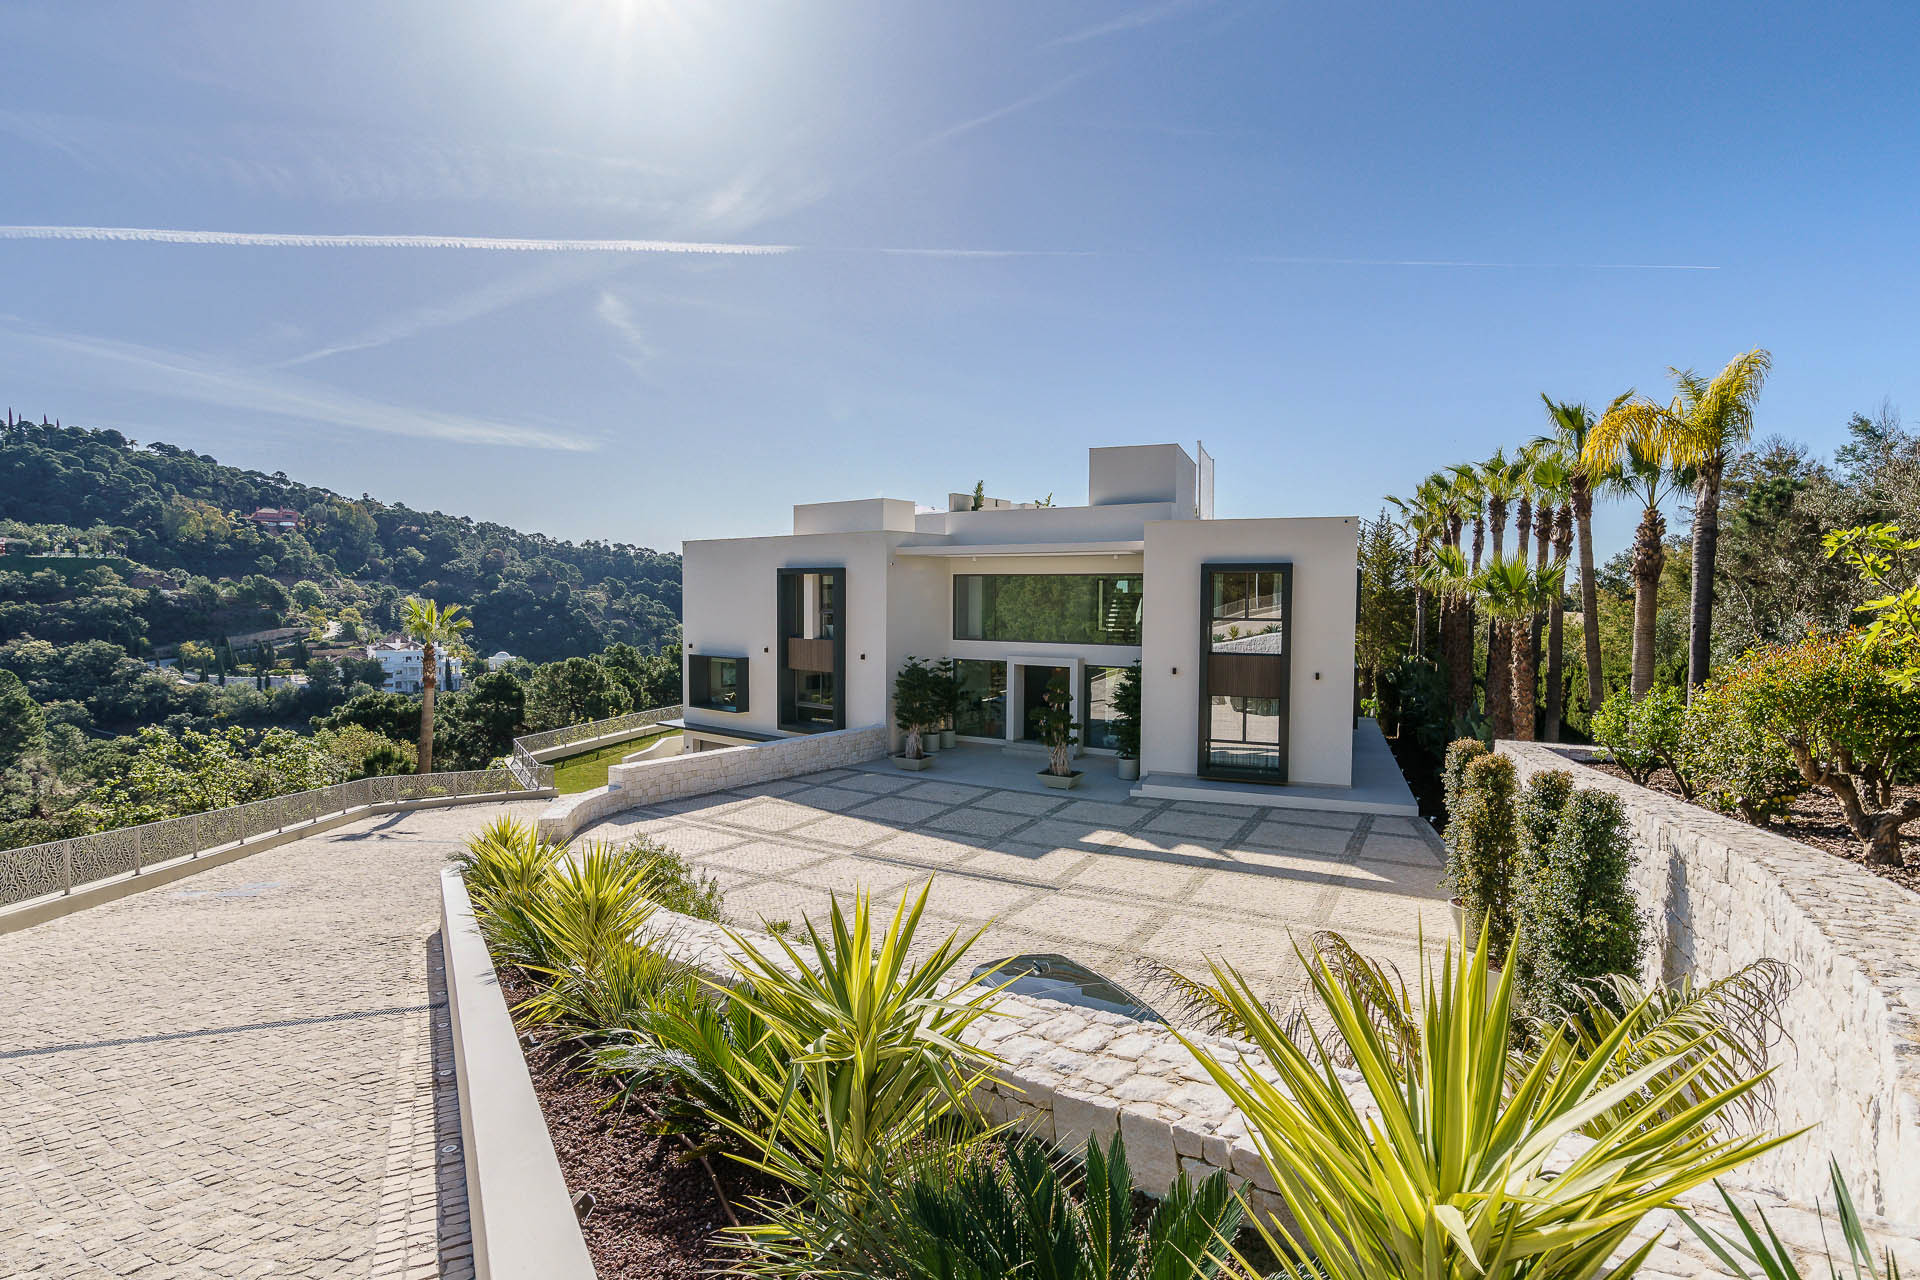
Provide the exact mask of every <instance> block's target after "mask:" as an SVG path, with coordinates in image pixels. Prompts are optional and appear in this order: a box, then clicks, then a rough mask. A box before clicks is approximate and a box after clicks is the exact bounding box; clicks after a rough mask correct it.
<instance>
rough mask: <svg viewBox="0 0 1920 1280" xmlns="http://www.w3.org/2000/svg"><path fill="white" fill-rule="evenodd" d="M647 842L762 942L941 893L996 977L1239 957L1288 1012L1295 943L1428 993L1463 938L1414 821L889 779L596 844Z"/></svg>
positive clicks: (647, 813) (681, 816) (1117, 970)
mask: <svg viewBox="0 0 1920 1280" xmlns="http://www.w3.org/2000/svg"><path fill="white" fill-rule="evenodd" d="M942 759H943V760H944V759H945V757H942ZM1028 772H1029V777H1030V771H1028ZM962 776H964V775H962ZM639 834H645V835H648V836H652V837H654V838H655V839H658V840H660V841H662V842H663V843H665V844H667V845H669V846H671V847H672V848H674V849H676V850H678V851H679V852H681V853H682V854H684V855H686V856H687V857H688V858H689V860H691V861H693V862H694V863H695V864H697V865H698V866H699V867H700V868H701V869H702V870H703V871H706V872H709V873H711V874H712V875H713V876H714V877H715V878H716V879H717V880H718V881H719V882H720V884H721V887H722V888H723V889H724V890H725V892H726V909H727V913H728V915H729V916H731V917H732V918H733V919H734V920H735V921H736V922H739V923H742V924H754V923H756V922H758V921H759V920H761V919H767V920H788V921H792V922H794V923H796V924H797V923H798V922H799V920H800V918H801V917H802V916H803V915H808V914H813V915H816V916H817V915H819V914H821V913H822V912H824V909H825V906H826V902H827V898H828V895H829V893H830V892H832V891H839V892H841V893H845V892H846V891H848V890H850V889H852V888H854V887H855V886H863V887H866V888H868V889H870V890H872V891H873V892H874V893H875V894H876V895H877V896H883V897H885V898H887V899H889V900H890V901H891V900H894V899H897V897H898V895H899V893H900V892H901V890H902V889H903V888H905V887H907V886H909V885H913V886H917V885H918V884H919V883H920V882H922V881H924V880H925V879H926V878H927V877H928V876H929V875H935V877H936V878H935V881H934V888H933V893H932V897H931V899H930V902H929V906H928V915H929V918H930V920H931V922H932V923H933V925H934V926H936V927H937V933H936V935H935V936H938V935H940V934H944V933H945V932H946V931H947V930H948V929H951V928H963V927H964V928H969V929H971V928H974V927H978V926H982V925H984V926H986V934H985V936H984V937H983V938H982V940H981V943H980V945H979V947H978V949H977V951H976V953H975V954H976V955H977V956H978V957H979V958H980V959H981V960H986V959H998V958H1001V957H1004V956H1007V955H1011V954H1015V953H1018V952H1027V951H1055V952H1061V953H1063V954H1066V955H1068V956H1070V957H1072V958H1074V959H1076V960H1079V961H1081V962H1082V963H1085V964H1089V965H1091V966H1092V967H1093V968H1095V969H1098V970H1100V971H1101V972H1103V973H1105V974H1106V975H1107V976H1108V977H1110V978H1114V979H1116V980H1119V981H1120V982H1122V983H1123V984H1128V985H1134V984H1135V983H1136V981H1137V978H1138V969H1139V962H1140V961H1141V960H1143V959H1150V960H1157V961H1160V962H1163V963H1166V964H1171V965H1173V966H1174V967H1176V968H1178V969H1181V970H1183V971H1186V972H1189V973H1199V974H1204V973H1205V972H1206V965H1207V960H1208V958H1209V957H1222V958H1226V959H1229V960H1231V961H1232V963H1233V964H1235V965H1236V966H1238V967H1239V968H1240V970H1241V971H1242V972H1243V973H1245V974H1246V975H1247V976H1248V977H1249V978H1252V979H1254V980H1255V981H1257V982H1259V983H1261V984H1262V985H1263V986H1264V987H1266V988H1267V989H1268V990H1270V991H1272V993H1273V994H1274V995H1275V996H1276V997H1279V998H1282V999H1285V998H1287V997H1288V996H1289V995H1290V994H1291V993H1293V992H1294V991H1297V990H1298V989H1299V988H1300V986H1301V985H1302V983H1303V981H1304V976H1303V973H1302V971H1301V967H1300V964H1299V962H1298V960H1297V958H1296V956H1295V954H1294V950H1293V946H1294V940H1295V939H1298V940H1299V941H1300V942H1301V943H1303V944H1304V943H1305V942H1306V940H1307V938H1308V936H1309V935H1310V934H1312V933H1313V932H1314V931H1315V930H1319V929H1333V930H1337V931H1339V932H1340V933H1342V934H1344V935H1345V936H1346V937H1347V938H1348V940H1349V941H1351V942H1352V943H1353V944H1354V945H1355V946H1356V947H1358V948H1359V949H1360V950H1361V951H1362V952H1363V953H1365V954H1367V955H1371V956H1374V957H1376V958H1380V959H1384V960H1389V961H1392V962H1393V963H1395V964H1397V965H1398V966H1399V967H1400V969H1401V970H1402V972H1403V973H1404V974H1405V975H1406V976H1407V978H1408V980H1409V982H1410V983H1412V982H1413V981H1414V980H1415V978H1416V975H1417V973H1418V969H1417V967H1416V957H1417V955H1418V940H1419V936H1420V931H1421V929H1422V927H1423V926H1424V928H1425V931H1426V935H1427V937H1428V939H1429V940H1431V941H1433V942H1434V943H1435V944H1436V945H1437V944H1438V943H1439V942H1440V941H1443V940H1444V939H1445V938H1446V937H1447V936H1449V933H1450V930H1451V927H1452V926H1451V918H1450V915H1449V912H1448V910H1447V904H1446V897H1445V894H1444V893H1443V892H1442V891H1441V890H1440V888H1439V878H1440V872H1441V863H1442V852H1441V846H1440V842H1439V840H1438V838H1437V837H1436V836H1434V834H1433V833H1432V831H1431V830H1430V829H1429V828H1428V827H1427V826H1426V824H1425V823H1423V822H1421V821H1419V820H1418V819H1413V818H1401V817H1379V816H1372V815H1365V814H1351V813H1334V812H1319V811H1311V810H1299V809H1255V808H1250V807H1246V806H1238V805H1222V804H1201V803H1192V802H1186V801H1167V800H1142V799H1133V798H1130V797H1128V796H1126V794H1125V792H1124V791H1123V790H1119V789H1117V788H1109V789H1107V790H1106V791H1105V792H1104V793H1103V794H1102V796H1101V797H1100V798H1082V797H1081V796H1080V795H1079V793H1077V792H1059V791H1047V790H1045V789H1044V788H1041V787H1040V786H1039V785H1038V783H1037V782H1034V783H1032V785H1030V786H1028V787H1011V786H1004V785H1003V786H977V785H967V784H966V783H964V782H963V781H960V780H959V779H958V778H956V779H955V780H947V779H942V778H940V777H939V776H938V774H937V773H935V774H932V775H929V774H912V773H902V772H899V771H897V770H895V769H893V768H891V767H890V766H888V765H886V764H885V763H884V762H883V763H881V764H878V765H875V766H871V767H861V768H857V769H842V770H833V771H829V772H824V773H817V774H809V775H807V776H805V777H802V778H797V779H793V780H791V781H786V782H774V783H766V784H762V785H759V786H755V787H751V788H747V789H743V790H740V791H729V792H721V793H718V794H714V795H708V796H700V797H697V798H693V799H687V800H681V801H675V802H672V803H669V804H663V805H660V806H656V807H654V808H650V809H642V810H634V811H631V812H627V813H622V814H618V815H616V816H615V817H613V818H611V819H609V820H607V821H605V822H602V823H600V824H598V825H596V826H594V827H591V828H589V829H588V830H587V831H586V832H584V833H583V836H584V837H586V838H600V839H608V838H624V837H626V836H629V835H639ZM926 928H927V926H925V925H923V929H926ZM929 932H932V930H929ZM1141 994H1143V995H1145V994H1148V993H1147V992H1144V991H1143V992H1141Z"/></svg>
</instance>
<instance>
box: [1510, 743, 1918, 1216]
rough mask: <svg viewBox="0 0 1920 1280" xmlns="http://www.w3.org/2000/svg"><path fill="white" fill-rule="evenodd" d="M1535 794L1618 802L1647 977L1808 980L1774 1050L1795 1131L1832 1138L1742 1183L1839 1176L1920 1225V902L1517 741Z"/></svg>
mask: <svg viewBox="0 0 1920 1280" xmlns="http://www.w3.org/2000/svg"><path fill="white" fill-rule="evenodd" d="M1499 750H1500V751H1501V753H1502V754H1504V755H1507V756H1509V757H1511V758H1512V760H1513V762H1514V765H1515V768H1516V771H1517V772H1518V774H1519V776H1520V778H1521V779H1522V781H1524V780H1526V779H1527V778H1529V777H1531V776H1532V775H1534V774H1535V773H1538V772H1540V771H1542V770H1546V769H1564V770H1567V771H1569V772H1571V773H1572V774H1573V777H1574V779H1575V781H1576V783H1577V784H1578V785H1579V786H1582V787H1586V788H1589V789H1592V790H1595V791H1604V792H1607V793H1608V794H1610V795H1615V796H1618V797H1619V798H1620V799H1621V801H1622V802H1623V803H1624V804H1625V806H1626V811H1627V819H1628V822H1629V823H1630V824H1631V826H1632V828H1633V832H1634V845H1635V852H1636V853H1637V855H1638V857H1637V858H1636V861H1635V869H1634V881H1635V888H1636V890H1637V891H1638V893H1639V896H1640V901H1641V902H1642V904H1643V905H1644V906H1646V907H1647V909H1648V911H1649V923H1650V926H1651V935H1652V938H1651V940H1652V946H1651V948H1650V949H1649V955H1648V962H1647V969H1648V972H1647V974H1646V976H1647V977H1649V978H1664V979H1673V978H1677V977H1679V976H1681V975H1682V974H1691V975H1692V976H1693V978H1694V980H1695V981H1696V982H1698V981H1704V980H1711V979H1714V978H1719V977H1724V976H1725V975H1726V974H1728V973H1731V972H1733V971H1734V970H1736V969H1738V968H1740V967H1741V966H1743V965H1746V964H1749V963H1751V962H1752V961H1754V960H1758V959H1760V958H1762V957H1766V956H1771V957H1773V958H1775V959H1778V960H1783V961H1785V962H1786V963H1788V964H1790V965H1792V966H1793V967H1794V968H1795V969H1796V970H1797V971H1798V973H1799V981H1798V983H1797V984H1796V986H1795V987H1794V990H1793V993H1792V995H1791V996H1789V998H1788V1000H1787V1003H1786V1007H1785V1008H1784V1010H1783V1011H1782V1012H1783V1018H1784V1022H1785V1028H1786V1033H1787V1034H1786V1038H1785V1039H1784V1040H1783V1042H1782V1043H1781V1044H1780V1045H1778V1046H1777V1047H1776V1049H1775V1051H1774V1055H1773V1056H1774V1062H1775V1066H1776V1070H1775V1073H1774V1077H1773V1080H1774V1088H1775V1102H1776V1106H1777V1110H1778V1122H1779V1125H1780V1127H1781V1128H1783V1129H1786V1128H1798V1127H1800V1126H1802V1125H1809V1124H1812V1125H1818V1126H1819V1127H1818V1128H1817V1129H1816V1130H1815V1131H1814V1132H1813V1133H1811V1134H1808V1135H1807V1136H1806V1137H1805V1138H1803V1139H1801V1140H1800V1141H1798V1142H1792V1143H1788V1144H1787V1145H1786V1146H1784V1147H1781V1148H1779V1149H1777V1150H1776V1151H1774V1152H1772V1153H1771V1154H1769V1155H1767V1156H1765V1157H1762V1158H1761V1160H1759V1161H1757V1162H1756V1163H1755V1164H1753V1165H1751V1166H1748V1167H1747V1168H1745V1169H1742V1170H1741V1171H1740V1173H1739V1175H1738V1180H1739V1181H1740V1182H1741V1183H1743V1184H1747V1185H1755V1186H1765V1187H1768V1188H1770V1189H1772V1190H1775V1191H1777V1192H1779V1193H1781V1194H1783V1195H1785V1196H1786V1197H1788V1198H1789V1199H1793V1200H1799V1201H1802V1202H1810V1201H1812V1200H1814V1199H1815V1198H1816V1197H1818V1196H1820V1195H1822V1194H1824V1193H1825V1192H1826V1189H1827V1183H1828V1175H1827V1159H1828V1157H1829V1155H1831V1156H1832V1157H1833V1158H1834V1159H1836V1160H1838V1161H1839V1163H1840V1170H1841V1172H1842V1173H1843V1174H1845V1175H1846V1177H1847V1181H1848V1184H1849V1186H1850V1188H1851V1190H1852V1192H1853V1195H1854V1197H1855V1199H1856V1200H1857V1201H1858V1202H1859V1204H1860V1206H1861V1207H1862V1208H1863V1209H1865V1210H1867V1211H1869V1212H1873V1213H1878V1214H1883V1215H1885V1216H1887V1217H1889V1218H1892V1219H1895V1220H1897V1221H1902V1222H1915V1221H1920V899H1916V898H1915V897H1914V895H1913V894H1911V893H1909V892H1908V891H1906V890H1905V889H1902V888H1901V887H1899V886H1898V885H1895V884H1892V883H1890V882H1889V881H1887V880H1884V879H1882V878H1880V877H1879V876H1876V875H1874V874H1872V873H1871V872H1869V871H1866V870H1864V869H1862V868H1861V867H1858V866H1855V865H1854V864H1852V863H1850V862H1847V861H1846V860H1844V859H1841V858H1836V857H1834V856H1833V855H1831V854H1828V853H1825V852H1823V851H1821V850H1819V849H1815V848H1812V847H1811V846H1808V845H1804V844H1801V843H1800V842H1798V841H1796V840H1790V839H1788V838H1786V837H1785V836H1781V835H1776V834H1774V833H1772V832H1768V831H1762V830H1760V829H1758V828H1756V827H1752V826H1749V825H1747V824H1746V823H1744V822H1741V821H1739V820H1738V819H1735V818H1730V817H1725V816H1722V815H1720V814H1716V813H1713V812H1710V811H1708V810H1705V809H1701V808H1699V807H1697V806H1694V805H1690V804H1686V803H1684V802H1683V801H1680V800H1678V799H1675V798H1673V797H1671V796H1666V795H1662V794H1660V793H1659V792H1657V791H1652V790H1649V789H1648V788H1646V787H1641V786H1636V785H1634V784H1633V783H1631V782H1628V781H1626V780H1624V779H1621V778H1615V777H1613V776H1611V775H1610V774H1605V773H1601V772H1600V771H1598V770H1596V769H1589V768H1587V767H1585V765H1584V763H1582V761H1583V759H1584V756H1585V753H1584V752H1578V751H1575V752H1568V751H1566V750H1565V749H1564V748H1563V749H1554V748H1549V747H1546V746H1542V745H1539V744H1536V743H1521V742H1502V743H1500V744H1499Z"/></svg>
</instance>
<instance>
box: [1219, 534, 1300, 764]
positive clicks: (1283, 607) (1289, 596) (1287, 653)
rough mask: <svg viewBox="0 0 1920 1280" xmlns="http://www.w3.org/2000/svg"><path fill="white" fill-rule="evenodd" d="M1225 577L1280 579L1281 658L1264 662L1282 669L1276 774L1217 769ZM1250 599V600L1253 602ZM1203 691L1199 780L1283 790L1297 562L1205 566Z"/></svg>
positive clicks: (1290, 712)
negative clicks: (1217, 590)
mask: <svg viewBox="0 0 1920 1280" xmlns="http://www.w3.org/2000/svg"><path fill="white" fill-rule="evenodd" d="M1220 573H1271V574H1276V575H1278V577H1279V579H1280V652H1279V653H1278V654H1277V655H1271V656H1268V657H1266V658H1264V659H1262V660H1263V661H1267V662H1272V663H1274V664H1276V665H1277V666H1278V667H1279V673H1278V674H1279V690H1280V694H1279V698H1280V714H1279V726H1278V728H1279V741H1278V742H1277V743H1276V744H1275V745H1276V749H1277V754H1278V756H1279V761H1280V767H1279V769H1278V771H1277V772H1268V771H1267V770H1264V769H1235V768H1232V767H1231V766H1226V765H1217V764H1214V763H1213V750H1212V742H1213V695H1212V692H1211V690H1210V689H1209V687H1208V686H1209V677H1210V675H1211V673H1212V667H1213V661H1212V659H1213V628H1214V621H1215V619H1214V616H1213V579H1214V575H1215V574H1220ZM1248 598H1251V597H1248ZM1199 623H1200V669H1199V676H1200V678H1199V680H1197V681H1196V682H1195V683H1197V684H1198V685H1199V687H1200V699H1199V722H1198V723H1199V730H1200V739H1199V743H1198V747H1197V750H1196V752H1195V754H1196V757H1197V759H1196V769H1195V773H1196V774H1197V776H1199V777H1202V778H1217V779H1219V780H1221V781H1226V782H1256V783H1261V784H1264V785H1268V786H1283V785H1285V783H1286V781H1287V776H1288V764H1289V756H1288V750H1289V746H1290V743H1289V738H1290V737H1291V733H1292V723H1291V722H1292V719H1293V562H1292V561H1290V560H1264V561H1249V562H1246V563H1239V562H1232V561H1208V562H1206V563H1204V564H1202V565H1201V566H1200V619H1199Z"/></svg>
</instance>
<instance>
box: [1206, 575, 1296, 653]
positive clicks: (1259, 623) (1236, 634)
mask: <svg viewBox="0 0 1920 1280" xmlns="http://www.w3.org/2000/svg"><path fill="white" fill-rule="evenodd" d="M1212 577H1213V586H1212V591H1211V595H1212V598H1213V611H1212V615H1213V626H1212V644H1211V646H1210V647H1211V649H1212V651H1213V652H1214V653H1266V654H1279V653H1283V652H1285V648H1284V645H1285V637H1286V630H1285V624H1286V606H1285V589H1284V587H1283V586H1282V583H1281V575H1280V574H1279V573H1267V572H1260V571H1255V570H1248V571H1245V572H1238V571H1232V572H1219V573H1215V574H1213V575H1212Z"/></svg>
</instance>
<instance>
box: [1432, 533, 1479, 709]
mask: <svg viewBox="0 0 1920 1280" xmlns="http://www.w3.org/2000/svg"><path fill="white" fill-rule="evenodd" d="M1420 585H1421V586H1423V587H1425V588H1426V589H1427V590H1429V591H1431V592H1433V593H1434V594H1435V595H1437V596H1438V597H1439V598H1440V660H1441V661H1442V662H1444V663H1446V666H1447V694H1448V701H1449V703H1450V704H1451V706H1452V708H1453V718H1454V721H1455V722H1456V723H1458V722H1460V721H1463V720H1465V719H1466V718H1467V715H1468V713H1469V712H1471V711H1472V710H1473V617H1472V599H1473V571H1472V569H1471V567H1470V566H1469V564H1468V562H1467V556H1466V553H1465V552H1464V551H1462V550H1460V548H1459V546H1458V544H1456V543H1451V542H1449V543H1442V544H1441V545H1440V546H1439V547H1436V548H1435V549H1434V552H1433V558H1432V559H1431V560H1429V561H1428V562H1427V566H1426V568H1425V569H1424V570H1422V571H1421V574H1420Z"/></svg>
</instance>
